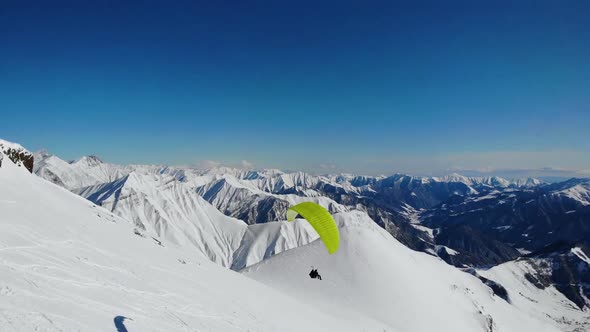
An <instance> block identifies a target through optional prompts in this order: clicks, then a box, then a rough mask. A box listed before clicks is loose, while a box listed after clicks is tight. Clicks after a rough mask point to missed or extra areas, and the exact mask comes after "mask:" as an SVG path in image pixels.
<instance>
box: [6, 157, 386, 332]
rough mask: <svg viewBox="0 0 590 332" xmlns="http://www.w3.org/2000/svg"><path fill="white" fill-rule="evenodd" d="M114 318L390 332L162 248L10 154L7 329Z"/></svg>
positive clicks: (86, 325) (106, 323)
mask: <svg viewBox="0 0 590 332" xmlns="http://www.w3.org/2000/svg"><path fill="white" fill-rule="evenodd" d="M0 156H1V153H0ZM122 317H128V318H130V319H127V320H122ZM115 322H117V323H118V324H124V325H125V326H126V328H127V330H128V331H130V332H135V331H329V330H337V331H359V330H367V331H383V330H390V329H388V328H387V327H384V326H381V325H380V324H378V323H376V322H374V321H372V320H371V319H368V318H366V317H365V318H364V317H363V316H362V315H357V320H356V322H355V324H352V325H348V324H347V322H345V321H342V320H340V319H338V318H336V317H334V316H333V315H330V314H325V313H322V312H320V311H318V310H317V308H315V307H314V306H313V305H310V304H307V303H306V304H302V303H301V302H300V301H297V300H294V299H292V298H290V297H288V296H286V295H283V294H281V293H280V292H278V291H276V290H273V289H271V288H269V287H267V286H264V285H262V284H260V283H258V282H256V281H254V280H251V279H250V278H247V277H245V276H242V275H240V274H238V273H235V272H233V271H231V270H229V269H224V268H222V267H220V266H218V265H216V264H214V263H212V262H210V261H209V260H208V259H206V258H202V259H201V258H199V257H198V256H195V255H194V254H193V253H189V252H186V251H184V252H183V251H180V250H177V249H176V247H174V246H166V247H162V246H160V245H158V244H157V243H156V242H155V241H154V240H153V239H151V238H149V237H145V238H144V237H141V236H138V235H136V234H134V231H133V226H132V225H130V224H129V223H128V222H125V221H123V220H122V219H120V218H119V217H117V216H115V215H113V214H111V213H110V212H108V211H107V210H104V209H102V208H100V207H94V206H93V204H92V203H91V202H89V201H87V200H85V199H83V198H81V197H78V196H76V195H74V194H72V193H70V192H68V191H67V190H65V189H63V188H61V187H58V186H56V185H53V184H51V183H49V182H47V181H45V180H43V179H41V178H38V177H36V176H34V175H31V174H29V173H28V172H27V171H26V170H25V169H24V168H22V167H17V166H16V165H14V164H13V163H12V162H11V161H9V160H8V158H6V157H5V158H3V162H2V166H1V167H0V331H116V330H117V329H116V326H115Z"/></svg>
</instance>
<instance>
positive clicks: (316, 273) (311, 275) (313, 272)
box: [309, 266, 322, 280]
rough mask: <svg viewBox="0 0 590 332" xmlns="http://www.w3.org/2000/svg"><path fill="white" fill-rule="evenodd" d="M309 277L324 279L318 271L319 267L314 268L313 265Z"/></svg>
mask: <svg viewBox="0 0 590 332" xmlns="http://www.w3.org/2000/svg"><path fill="white" fill-rule="evenodd" d="M309 277H310V278H312V279H320V280H322V276H321V275H320V274H319V273H318V270H317V269H314V268H313V266H312V267H311V272H309Z"/></svg>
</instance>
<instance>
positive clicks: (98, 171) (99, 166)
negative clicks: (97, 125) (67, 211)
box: [34, 151, 132, 190]
mask: <svg viewBox="0 0 590 332" xmlns="http://www.w3.org/2000/svg"><path fill="white" fill-rule="evenodd" d="M131 170H132V167H125V166H119V165H114V164H108V163H104V162H102V161H101V160H100V159H99V158H98V157H95V156H90V157H82V158H80V159H78V160H76V161H73V162H71V163H69V162H67V161H65V160H62V159H60V158H59V157H57V156H54V155H51V154H49V153H47V152H45V151H39V152H37V153H35V167H34V173H35V174H37V175H38V176H40V177H42V178H44V179H46V180H48V181H51V182H53V183H55V184H57V185H60V186H62V187H65V188H67V189H70V190H72V189H75V188H81V187H86V186H90V185H96V184H99V183H105V182H111V181H114V180H115V179H118V178H121V177H122V176H125V175H126V174H128V173H129V172H131Z"/></svg>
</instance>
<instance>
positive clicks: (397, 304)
mask: <svg viewBox="0 0 590 332" xmlns="http://www.w3.org/2000/svg"><path fill="white" fill-rule="evenodd" d="M335 218H336V220H337V222H338V223H339V229H340V234H341V247H340V248H339V251H338V252H336V253H335V254H334V255H328V254H327V253H326V252H325V250H323V247H322V246H323V244H322V243H321V242H319V241H315V242H312V243H311V244H309V245H307V246H303V247H299V248H296V249H293V250H289V251H286V252H284V253H281V254H278V255H275V256H273V257H271V258H269V259H267V260H264V261H262V262H261V263H258V264H256V265H253V266H250V267H248V268H246V269H244V270H243V271H242V273H244V274H245V275H247V276H250V277H251V278H253V279H255V280H259V281H261V282H263V283H265V284H269V285H271V286H272V287H273V288H275V289H277V290H279V291H281V292H284V293H287V294H290V295H292V296H294V297H295V298H297V299H300V300H301V301H310V302H312V303H314V304H315V306H316V308H318V309H320V310H325V311H327V312H330V313H332V314H333V315H335V316H337V317H338V318H339V319H342V320H343V321H346V322H351V323H352V322H353V321H354V319H355V318H354V312H361V313H363V314H364V315H366V316H368V317H371V318H373V319H375V320H377V321H379V322H383V323H385V324H387V325H389V326H391V327H393V328H394V329H396V330H398V331H440V330H443V331H512V330H519V331H526V330H530V331H552V330H555V331H558V330H559V331H572V330H573V329H571V328H570V327H571V326H570V325H567V324H564V323H562V317H557V316H556V315H555V313H556V312H562V311H563V317H566V320H567V321H568V322H575V323H576V324H577V325H576V326H578V327H579V326H587V325H582V324H587V323H588V320H587V317H585V316H584V315H585V314H587V313H588V311H586V312H581V311H579V310H574V311H572V312H568V311H566V310H561V311H560V308H561V309H563V306H564V304H568V303H569V304H570V305H571V302H570V301H568V299H567V298H565V297H564V296H563V295H561V294H560V293H559V292H556V291H555V290H554V289H553V288H552V286H549V287H548V288H547V289H546V290H544V291H538V292H536V293H534V294H530V296H531V298H532V299H533V300H540V299H544V297H549V298H551V300H552V301H555V303H554V302H547V303H541V304H536V303H534V302H521V301H518V302H517V303H512V301H511V300H509V301H506V300H505V299H502V298H501V297H498V296H496V295H494V293H493V292H492V290H491V289H490V288H489V287H487V286H486V285H485V284H483V283H482V282H481V281H480V280H479V279H478V278H476V277H474V276H472V275H470V274H467V273H464V272H462V271H459V270H457V269H455V268H453V267H451V266H449V265H446V264H445V263H444V262H442V261H441V260H440V259H437V258H435V257H432V256H428V255H426V254H423V253H418V252H415V251H412V250H410V249H408V248H407V247H405V246H403V245H402V244H401V243H399V242H397V241H396V240H395V239H393V238H392V237H391V235H390V234H388V233H387V232H386V231H385V230H383V229H382V228H380V227H378V226H377V225H375V223H374V222H373V221H372V220H371V219H370V218H368V216H367V215H366V214H364V213H362V212H359V211H356V212H349V213H343V214H337V215H335ZM311 265H312V266H314V267H316V268H318V272H320V274H321V276H322V279H323V280H322V281H321V282H320V281H316V280H314V279H309V278H306V277H305V276H306V273H307V272H308V271H309V269H310V266H311ZM523 281H524V282H525V283H526V280H523ZM514 286H515V287H519V288H516V289H519V290H520V289H521V287H522V288H523V287H525V286H523V285H522V284H521V283H518V284H515V285H514ZM343 289H346V291H343ZM509 294H510V296H512V295H513V294H512V288H511V289H510V290H509ZM334 299H338V302H339V303H341V304H342V306H343V307H345V308H346V310H342V308H341V307H334V306H333V303H334ZM546 312H547V313H550V315H549V316H547V315H545V313H546Z"/></svg>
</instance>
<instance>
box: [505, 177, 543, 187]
mask: <svg viewBox="0 0 590 332" xmlns="http://www.w3.org/2000/svg"><path fill="white" fill-rule="evenodd" d="M512 184H514V185H515V186H516V187H518V188H533V187H537V186H539V185H541V184H543V181H541V180H539V179H535V178H522V179H516V180H514V181H512Z"/></svg>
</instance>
